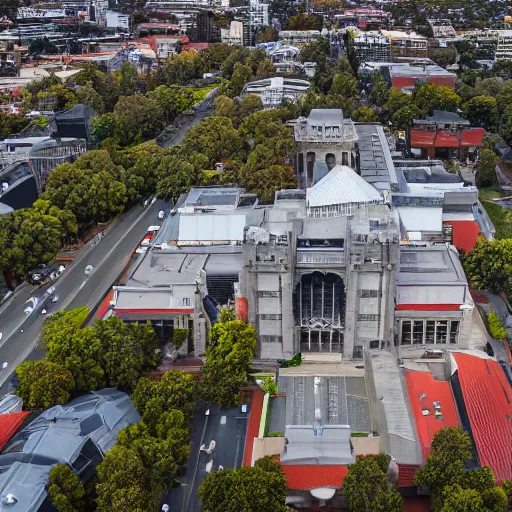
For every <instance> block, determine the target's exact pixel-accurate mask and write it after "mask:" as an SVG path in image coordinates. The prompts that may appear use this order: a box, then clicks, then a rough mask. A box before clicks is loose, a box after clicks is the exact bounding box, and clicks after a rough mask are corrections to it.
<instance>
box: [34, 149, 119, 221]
mask: <svg viewBox="0 0 512 512" xmlns="http://www.w3.org/2000/svg"><path fill="white" fill-rule="evenodd" d="M122 174H123V168H122V167H121V166H117V165H115V164H114V162H113V161H112V158H111V157H110V155H109V153H108V152H107V151H105V150H100V151H88V152H87V153H85V154H83V155H82V156H81V157H80V158H78V159H77V160H76V162H75V163H74V164H70V163H67V164H62V165H59V166H58V167H56V168H55V169H54V170H53V171H52V172H51V173H50V174H49V176H48V179H47V181H46V189H45V192H44V193H43V194H42V195H41V197H42V198H44V199H47V200H49V201H51V202H52V204H54V205H55V206H58V207H59V208H61V209H67V210H69V211H71V212H73V214H74V215H75V216H76V219H77V221H78V223H79V225H80V226H81V228H82V229H84V228H87V227H89V226H90V225H92V224H93V223H96V222H105V221H107V220H110V219H111V218H112V217H114V216H115V215H117V214H119V213H121V212H122V211H123V208H124V205H125V203H126V200H127V196H126V186H125V185H124V183H122V181H121V179H122Z"/></svg>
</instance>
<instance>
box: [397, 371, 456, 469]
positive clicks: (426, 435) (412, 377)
mask: <svg viewBox="0 0 512 512" xmlns="http://www.w3.org/2000/svg"><path fill="white" fill-rule="evenodd" d="M404 375H405V383H406V385H407V393H408V395H409V401H410V403H411V408H412V411H413V414H414V420H415V422H416V430H417V432H418V437H419V441H420V446H421V452H422V453H423V459H424V460H426V458H427V457H428V456H429V455H430V445H431V444H432V439H433V438H434V434H435V433H436V432H437V431H438V430H440V429H442V428H443V427H455V426H457V425H458V424H459V420H458V417H457V409H456V407H455V402H454V400H453V396H452V390H451V387H450V384H449V383H448V382H445V381H439V380H435V379H434V377H433V376H432V374H431V373H428V372H420V371H412V370H404ZM423 395H426V396H423ZM433 402H439V403H440V405H441V416H440V417H439V416H438V417H436V416H435V414H434V412H435V409H434V405H433ZM424 410H428V411H429V414H428V415H426V416H424V415H423V411H424ZM438 418H440V419H438Z"/></svg>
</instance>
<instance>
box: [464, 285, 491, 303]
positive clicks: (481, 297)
mask: <svg viewBox="0 0 512 512" xmlns="http://www.w3.org/2000/svg"><path fill="white" fill-rule="evenodd" d="M469 293H470V294H471V297H472V298H473V300H474V301H475V302H478V304H489V297H488V296H487V294H486V293H483V292H479V291H478V290H473V288H470V289H469Z"/></svg>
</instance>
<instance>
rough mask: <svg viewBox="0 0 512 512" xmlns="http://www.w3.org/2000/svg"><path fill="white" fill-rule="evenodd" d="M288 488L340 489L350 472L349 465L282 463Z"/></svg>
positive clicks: (302, 489) (304, 489) (303, 489)
mask: <svg viewBox="0 0 512 512" xmlns="http://www.w3.org/2000/svg"><path fill="white" fill-rule="evenodd" d="M281 469H282V470H283V471H284V474H285V475H286V484H287V486H288V489H291V490H297V491H299V490H301V491H307V490H309V489H316V488H317V487H334V488H336V489H339V488H340V487H341V485H342V483H343V479H344V478H345V476H346V475H347V473H348V468H347V466H318V465H316V466H311V465H287V464H281Z"/></svg>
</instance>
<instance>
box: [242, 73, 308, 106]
mask: <svg viewBox="0 0 512 512" xmlns="http://www.w3.org/2000/svg"><path fill="white" fill-rule="evenodd" d="M310 86H311V84H310V83H309V82H308V81H307V80H302V79H299V78H287V77H282V76H274V77H271V78H263V79H262V80H255V81H254V82H249V83H247V84H245V86H244V88H243V90H242V94H241V96H242V97H245V96H249V95H254V96H259V97H260V98H261V102H262V103H263V106H264V107H265V108H277V107H278V106H279V105H281V103H282V102H283V100H285V99H289V100H291V101H298V100H299V99H300V98H301V97H302V96H304V94H306V93H307V92H308V89H309V87H310Z"/></svg>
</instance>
